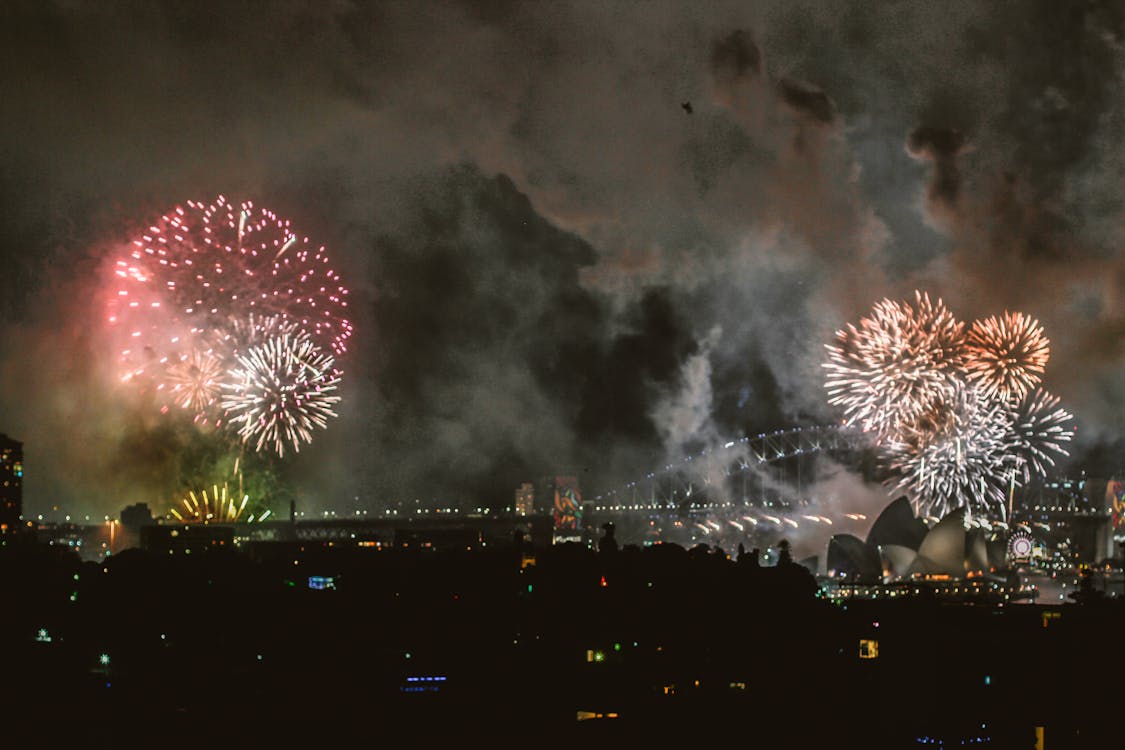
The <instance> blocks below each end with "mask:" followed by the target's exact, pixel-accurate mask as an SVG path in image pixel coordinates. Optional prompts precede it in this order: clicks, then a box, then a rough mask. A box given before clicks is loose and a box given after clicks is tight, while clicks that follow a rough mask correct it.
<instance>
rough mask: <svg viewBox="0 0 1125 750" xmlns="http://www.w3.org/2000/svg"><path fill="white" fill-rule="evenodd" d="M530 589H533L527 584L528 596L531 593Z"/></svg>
mask: <svg viewBox="0 0 1125 750" xmlns="http://www.w3.org/2000/svg"><path fill="white" fill-rule="evenodd" d="M532 588H533V586H532V585H531V584H530V583H529V584H527V593H529V594H530V593H531V590H532Z"/></svg>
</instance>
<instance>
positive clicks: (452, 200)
mask: <svg viewBox="0 0 1125 750" xmlns="http://www.w3.org/2000/svg"><path fill="white" fill-rule="evenodd" d="M1123 33H1125V7H1123V6H1122V5H1121V4H1120V3H1112V4H1111V3H1097V2H1087V3H1081V2H1068V3H1060V2H1057V0H1042V1H1040V2H1020V3H1006V4H996V3H993V2H983V1H982V2H942V3H932V2H917V3H912V2H899V3H870V2H863V1H862V0H857V1H856V2H823V3H811V4H809V3H800V2H794V1H793V0H782V1H780V2H773V3H767V2H737V3H730V4H723V3H719V2H709V3H660V2H646V3H624V2H619V3H618V2H605V1H604V0H603V1H602V2H590V3H573V2H567V3H515V2H511V3H509V2H471V3H468V2H467V3H463V4H462V3H452V2H435V3H430V4H427V3H423V2H409V3H345V2H322V1H321V0H317V1H316V2H277V3H264V2H261V3H258V2H254V3H222V4H220V3H198V2H188V1H185V2H162V3H155V2H141V1H138V2H133V3H128V2H122V3H85V4H83V3H73V2H27V3H21V2H9V3H5V4H4V5H3V9H0V99H2V101H3V102H4V113H5V114H4V117H3V118H2V119H0V134H2V135H0V269H2V271H0V331H2V333H0V431H3V432H6V433H8V434H9V435H11V436H13V437H16V438H17V439H20V440H23V441H25V444H26V445H25V453H26V464H27V482H26V497H25V512H30V513H35V512H42V511H43V510H44V509H45V508H47V507H48V506H50V505H52V504H54V503H57V504H60V505H63V506H65V507H67V508H73V509H75V510H76V511H81V510H85V511H86V512H98V513H103V512H104V513H110V512H116V511H117V510H119V509H120V508H121V507H122V506H123V505H125V504H127V503H130V502H137V501H147V502H149V503H150V504H152V505H154V506H157V507H159V506H161V505H162V501H161V500H160V498H164V497H169V495H168V493H169V492H171V491H173V490H174V489H176V488H175V487H173V486H172V485H174V474H175V471H174V470H173V468H171V467H173V466H174V465H175V464H176V463H177V462H178V461H179V460H180V458H179V457H180V455H181V453H182V450H183V448H184V444H185V441H188V442H190V437H185V436H184V434H183V432H182V431H180V430H177V429H172V428H169V426H168V425H166V424H162V423H161V419H160V415H159V414H151V413H148V412H146V411H145V410H144V409H142V408H141V407H139V406H138V405H137V403H136V399H135V398H134V397H133V396H132V395H131V394H129V393H127V392H124V390H125V389H123V388H122V386H120V385H119V384H116V383H115V382H114V379H113V378H112V377H110V376H109V373H110V371H111V370H112V366H113V359H114V358H113V354H114V352H113V350H112V348H111V347H110V346H109V345H108V343H107V340H106V339H107V337H106V331H105V325H104V315H103V311H104V305H105V297H106V290H107V288H108V287H107V279H106V271H105V269H106V266H105V264H106V262H107V259H110V258H111V257H112V256H113V254H114V253H115V252H116V251H117V249H118V248H120V247H121V246H122V245H123V244H124V243H126V242H128V241H129V240H130V239H132V238H133V237H134V236H135V235H136V232H137V230H138V229H139V228H141V227H144V226H147V225H148V224H149V223H151V222H153V221H155V220H156V219H157V218H158V217H159V216H160V215H161V214H162V213H164V212H166V211H168V210H169V209H171V208H172V207H173V206H175V205H177V204H180V203H182V202H184V201H186V200H189V199H193V200H202V201H205V202H210V201H211V200H213V199H214V198H215V197H216V196H218V195H219V194H223V195H225V196H227V197H228V198H230V199H232V200H234V201H242V200H247V199H250V200H253V201H255V203H256V204H258V205H261V206H266V207H269V208H271V209H273V210H274V211H276V212H277V213H279V214H281V215H283V216H286V217H288V218H290V219H291V220H292V221H293V222H294V224H295V226H296V227H297V228H298V231H299V232H300V233H302V234H307V235H308V236H309V237H310V238H311V239H312V240H313V241H314V242H316V243H318V244H324V245H326V246H327V248H328V251H329V253H330V255H331V257H332V258H333V260H334V262H335V263H336V265H337V267H338V270H339V271H340V273H341V274H342V276H343V278H344V281H345V283H347V284H348V285H349V286H350V287H351V289H352V314H353V315H354V322H355V326H356V335H355V339H354V342H355V345H354V349H353V351H352V352H351V353H350V355H349V356H348V358H347V359H345V360H343V361H342V365H343V369H344V371H345V385H344V390H343V394H342V395H343V396H344V399H345V402H344V405H343V408H342V409H341V411H342V415H341V417H340V418H339V419H337V420H335V421H334V422H332V423H331V425H330V428H329V430H328V431H327V432H325V433H322V434H320V435H319V436H318V438H317V441H316V442H315V443H314V444H313V445H312V446H310V447H309V448H307V449H304V450H302V452H301V453H300V455H299V456H298V457H296V459H295V460H292V461H288V462H287V463H286V465H285V466H284V473H285V475H286V477H287V478H288V480H289V481H291V482H292V483H293V484H294V486H295V487H296V488H297V492H298V497H299V498H300V502H301V503H302V505H303V507H307V508H310V509H319V508H341V509H344V508H352V507H365V508H372V509H375V508H379V507H381V505H382V504H383V503H385V502H390V501H397V500H405V499H411V498H416V497H417V498H426V499H429V498H449V499H457V500H463V501H465V502H469V503H471V502H480V501H483V502H491V503H497V502H507V501H510V499H511V497H512V493H513V491H514V489H515V487H516V486H517V485H518V484H519V483H520V482H522V481H530V480H532V479H534V478H537V477H540V476H545V475H549V474H556V473H565V474H575V475H578V476H579V477H580V478H581V481H582V483H583V487H584V489H586V490H587V491H588V492H597V491H600V490H604V489H610V488H612V487H613V486H615V484H616V483H618V482H621V481H623V480H628V479H634V478H637V477H638V476H639V475H641V474H643V473H645V472H647V471H650V470H652V469H654V468H656V467H657V466H662V465H663V464H664V463H666V462H667V460H668V458H669V457H675V456H679V455H682V453H683V452H684V451H685V450H691V449H697V448H700V447H705V446H707V445H711V444H714V443H717V442H722V441H725V440H728V439H731V438H732V437H737V436H739V435H743V434H747V433H757V432H760V431H764V430H774V429H779V428H787V427H792V426H797V425H808V424H824V423H827V422H830V421H832V420H833V419H836V418H838V415H834V414H833V413H832V411H831V410H829V408H828V407H827V405H826V404H825V396H824V390H823V377H822V375H821V368H820V363H821V361H822V360H823V352H824V349H823V345H824V344H825V343H826V342H828V341H829V340H830V339H831V334H832V332H833V331H834V330H835V329H837V328H839V327H841V326H842V325H844V324H845V323H846V322H848V321H854V320H856V319H858V318H859V317H860V316H861V315H863V314H864V313H866V312H867V310H868V309H870V307H871V305H872V303H873V302H875V301H876V300H878V299H880V298H882V297H884V296H891V297H895V298H906V297H908V296H912V295H913V290H914V289H920V290H923V291H926V292H929V293H930V294H931V295H932V296H940V297H942V298H943V299H944V300H945V301H946V303H947V304H948V305H949V306H950V308H951V309H952V310H953V312H954V313H955V314H957V315H958V317H960V318H961V319H963V320H966V321H971V320H972V319H974V318H976V317H982V316H987V315H993V314H1000V313H1002V312H1003V311H1004V310H1006V309H1010V310H1020V311H1023V312H1027V313H1029V314H1031V315H1033V316H1035V317H1037V318H1038V319H1039V320H1040V321H1041V322H1042V323H1043V325H1044V326H1045V328H1046V332H1047V335H1048V336H1049V337H1050V338H1051V341H1052V359H1051V363H1050V364H1049V365H1048V368H1047V377H1046V385H1047V387H1048V388H1049V389H1050V390H1051V391H1052V392H1054V393H1056V394H1057V395H1058V396H1060V397H1061V398H1062V401H1063V405H1064V406H1065V407H1066V408H1068V409H1069V410H1070V411H1072V412H1073V413H1074V414H1075V415H1076V417H1077V424H1078V437H1077V443H1076V445H1075V453H1076V463H1075V468H1077V467H1086V468H1088V470H1089V471H1090V472H1091V473H1094V474H1099V473H1100V474H1101V475H1103V476H1104V475H1105V474H1107V473H1109V472H1112V471H1114V470H1115V469H1116V468H1117V467H1118V465H1119V461H1120V456H1122V455H1123V453H1122V450H1121V448H1122V443H1121V437H1122V435H1121V430H1120V425H1123V424H1125V376H1123V375H1122V372H1123V368H1122V365H1123V364H1125V346H1123V344H1125V338H1123V333H1125V308H1123V307H1122V302H1121V299H1122V297H1121V294H1120V292H1121V287H1122V285H1123V283H1125V266H1123V255H1122V251H1121V247H1122V245H1123V237H1122V227H1123V225H1125V192H1123V191H1122V189H1121V184H1122V177H1123V175H1125V147H1123V146H1122V143H1121V134H1122V133H1123V132H1125V79H1123V73H1125V47H1123V39H1122V36H1123ZM685 104H690V106H684V105H685ZM356 498H358V500H357V499H356Z"/></svg>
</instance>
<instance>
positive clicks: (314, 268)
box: [108, 196, 352, 456]
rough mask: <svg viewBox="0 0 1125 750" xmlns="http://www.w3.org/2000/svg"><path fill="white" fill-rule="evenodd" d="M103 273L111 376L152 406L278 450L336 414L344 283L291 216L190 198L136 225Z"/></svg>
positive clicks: (344, 338) (343, 344)
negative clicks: (110, 283) (109, 283)
mask: <svg viewBox="0 0 1125 750" xmlns="http://www.w3.org/2000/svg"><path fill="white" fill-rule="evenodd" d="M113 273H114V278H115V282H116V284H115V289H114V293H113V294H112V295H111V299H110V301H109V310H108V313H109V314H108V319H109V324H110V327H111V331H112V333H113V334H114V336H115V338H116V340H117V342H118V357H119V361H120V362H121V364H122V376H121V379H122V381H125V382H133V383H137V384H139V387H141V388H142V389H144V391H145V392H147V393H151V394H155V396H156V398H157V399H158V401H160V407H161V410H162V411H169V410H171V409H181V410H185V411H187V412H189V413H190V414H191V415H192V416H193V418H194V419H195V421H196V422H198V423H201V424H207V423H210V424H213V425H216V426H222V425H224V424H225V425H226V426H227V427H230V428H233V429H235V430H236V431H237V433H238V434H239V436H241V437H242V439H243V440H244V441H246V442H248V443H249V442H252V444H253V445H254V447H255V449H256V450H259V451H260V450H265V449H271V450H274V451H275V452H276V453H277V454H278V455H279V456H282V455H284V452H285V446H286V445H287V444H288V445H292V446H293V448H294V449H295V448H296V447H297V444H298V443H299V442H300V441H302V440H303V441H304V442H309V441H311V439H312V430H313V428H324V427H325V426H326V424H327V419H328V418H329V417H333V416H335V413H334V412H333V411H332V409H331V405H332V404H334V403H336V402H337V401H339V398H338V397H337V396H335V395H332V391H335V389H336V386H337V385H338V384H339V382H340V371H339V370H338V369H337V367H336V358H337V357H339V356H341V355H343V354H344V353H345V352H346V351H347V342H348V339H349V338H350V337H351V335H352V325H351V323H350V322H349V320H348V319H347V317H346V313H347V305H348V302H347V296H348V290H347V289H346V288H345V287H344V286H343V285H342V283H341V281H340V276H339V274H338V273H337V272H336V271H335V270H334V269H333V268H332V266H331V264H330V263H329V260H328V256H327V254H326V252H325V250H324V248H323V247H319V248H317V247H314V246H312V245H310V244H309V240H308V238H307V237H299V236H298V235H297V234H296V233H295V232H294V231H293V229H292V227H291V225H290V222H289V221H287V220H284V219H281V218H279V217H278V216H277V215H275V214H274V213H273V212H271V211H268V210H265V209H261V208H256V207H255V206H254V205H253V204H252V203H250V202H245V203H242V204H240V205H236V204H234V203H231V202H229V201H227V199H226V198H224V197H222V196H220V197H219V198H218V199H217V200H216V201H215V202H213V203H211V204H209V205H208V204H204V203H199V202H195V201H188V202H187V203H186V204H185V205H184V206H181V207H177V208H176V209H175V210H174V211H172V212H170V213H169V214H167V215H165V216H163V217H162V218H161V219H160V221H158V222H156V223H155V224H153V225H152V226H150V227H148V229H147V230H145V231H144V232H142V233H141V236H140V237H139V238H138V239H136V240H134V241H133V243H132V244H131V246H130V247H129V249H128V251H127V253H126V255H125V256H124V257H120V258H118V259H116V261H115V263H114V266H113ZM279 378H290V380H289V381H288V382H284V381H282V380H279ZM227 410H232V413H231V414H230V415H228V414H227V413H226V412H227Z"/></svg>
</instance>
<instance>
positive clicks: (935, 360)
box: [824, 292, 964, 434]
mask: <svg viewBox="0 0 1125 750" xmlns="http://www.w3.org/2000/svg"><path fill="white" fill-rule="evenodd" d="M963 333H964V324H962V323H959V322H958V321H957V320H956V319H955V318H954V317H953V315H952V313H950V312H949V310H948V309H946V307H945V305H944V304H943V303H942V301H941V300H938V301H937V302H931V300H930V298H929V296H928V295H925V294H921V293H917V292H916V293H915V303H914V305H913V306H912V305H911V304H909V303H907V302H895V301H893V300H889V299H884V300H882V301H881V302H878V303H876V305H875V308H874V310H873V312H872V314H871V315H870V316H869V317H866V318H864V319H862V320H861V321H860V323H859V326H853V325H850V324H849V325H848V327H847V328H846V329H845V330H841V331H837V332H836V344H834V345H828V346H827V349H828V362H826V363H825V364H824V367H825V369H826V370H827V377H826V381H825V385H826V387H827V389H828V395H829V398H828V401H829V403H831V404H833V405H837V406H842V407H843V408H844V417H845V421H846V423H847V424H849V425H857V426H860V427H862V428H863V429H864V430H867V431H873V432H875V433H877V434H885V433H888V432H889V433H893V432H894V431H895V430H896V429H897V428H898V426H899V425H900V424H901V423H904V422H909V421H911V420H913V419H915V418H916V417H917V416H918V415H919V414H920V413H921V411H922V410H924V409H925V408H926V405H927V404H928V403H930V402H932V401H933V399H934V398H936V397H937V396H938V394H939V393H940V391H941V390H942V389H943V388H944V387H946V386H947V385H948V384H949V382H950V379H951V376H952V375H953V373H954V372H955V371H956V370H958V369H959V368H960V366H961V359H962V341H963Z"/></svg>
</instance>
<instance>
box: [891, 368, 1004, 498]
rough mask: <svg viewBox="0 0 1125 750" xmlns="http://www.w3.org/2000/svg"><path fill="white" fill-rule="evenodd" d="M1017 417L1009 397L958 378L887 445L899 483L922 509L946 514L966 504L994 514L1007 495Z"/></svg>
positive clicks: (897, 487)
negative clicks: (994, 397)
mask: <svg viewBox="0 0 1125 750" xmlns="http://www.w3.org/2000/svg"><path fill="white" fill-rule="evenodd" d="M1012 421H1013V414H1012V411H1011V409H1009V408H1008V406H1007V405H1006V404H1005V403H1003V402H1001V401H996V400H992V399H988V398H987V397H986V396H985V395H984V394H983V393H982V392H980V391H979V390H977V389H975V388H973V387H971V386H966V385H963V384H961V383H954V384H953V385H951V386H949V387H948V388H946V389H944V390H943V391H942V392H941V394H940V396H939V397H938V398H936V399H934V400H933V401H932V402H931V403H930V404H929V406H928V407H927V408H926V409H925V410H924V411H923V412H922V413H921V414H920V415H919V417H918V418H917V419H916V420H915V421H914V423H912V424H910V425H908V426H904V428H903V429H902V431H901V433H900V434H899V435H898V437H897V438H896V439H894V440H893V441H889V442H888V443H887V444H886V445H885V446H884V452H885V456H886V458H887V462H888V465H889V467H890V468H891V469H892V470H894V471H895V472H896V474H897V479H896V481H895V484H894V487H895V489H896V490H899V491H903V492H906V493H907V495H908V496H910V498H911V499H912V500H913V502H914V505H915V507H916V509H917V510H918V512H919V513H920V514H921V515H928V516H938V517H941V516H944V515H945V514H946V513H948V512H949V511H951V510H953V509H954V508H958V507H961V506H965V507H967V508H969V509H970V511H973V512H978V513H980V512H984V513H990V514H991V513H992V512H994V511H995V510H997V508H998V507H999V506H1000V505H1001V504H1002V503H1003V501H1004V478H1005V475H1006V473H1005V472H1004V470H1003V469H1004V466H1005V464H1006V461H1007V460H1008V459H1009V457H1010V456H1011V455H1012V452H1013V450H1014V448H1015V445H1014V433H1013V430H1012Z"/></svg>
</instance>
